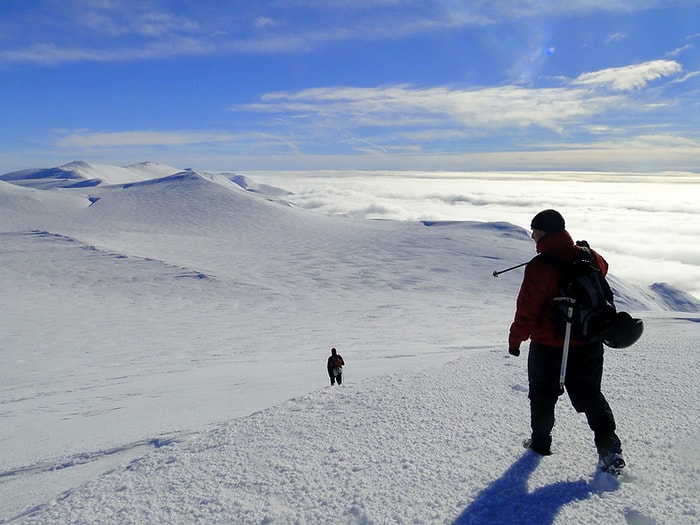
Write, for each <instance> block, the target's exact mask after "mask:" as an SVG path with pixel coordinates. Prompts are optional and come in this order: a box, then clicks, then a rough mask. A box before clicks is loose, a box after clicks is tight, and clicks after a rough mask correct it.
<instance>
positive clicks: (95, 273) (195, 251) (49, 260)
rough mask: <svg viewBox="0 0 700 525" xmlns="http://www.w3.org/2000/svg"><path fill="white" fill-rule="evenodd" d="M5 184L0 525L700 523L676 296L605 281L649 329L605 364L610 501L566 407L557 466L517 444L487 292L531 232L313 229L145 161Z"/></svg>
mask: <svg viewBox="0 0 700 525" xmlns="http://www.w3.org/2000/svg"><path fill="white" fill-rule="evenodd" d="M0 179H1V180H0V239H1V241H2V242H1V244H0V287H1V289H2V290H3V294H2V303H1V308H2V311H3V316H2V317H1V318H0V370H2V372H0V377H1V381H0V406H1V409H0V418H2V424H1V425H0V442H1V443H2V444H3V446H2V449H3V454H2V455H0V479H2V483H1V484H0V509H2V510H1V511H0V522H3V521H5V522H13V523H14V522H18V523H19V522H31V523H88V522H89V523H123V522H131V523H156V522H169V523H198V522H199V523H367V524H368V523H406V522H412V523H451V522H455V523H510V522H513V523H515V522H517V523H521V522H522V519H523V516H533V521H532V522H533V523H589V522H591V516H594V519H593V521H594V522H596V523H619V522H620V521H621V520H625V519H626V520H627V522H628V523H655V524H661V523H694V522H695V521H693V520H696V519H697V518H698V516H700V512H699V511H698V506H697V504H698V496H697V495H698V490H697V489H698V485H697V482H698V479H700V478H699V477H698V472H700V461H699V460H698V456H700V454H698V451H697V448H696V447H697V445H696V443H697V442H698V441H697V437H699V436H698V434H697V429H698V422H699V421H700V416H698V414H697V410H694V407H695V406H696V405H697V401H698V397H699V395H698V389H697V386H695V385H697V382H696V381H694V379H693V378H694V377H695V375H696V374H697V371H698V368H699V367H698V364H699V362H698V358H697V357H694V356H693V355H688V352H687V348H688V347H689V346H692V345H693V344H697V340H698V339H697V337H698V323H697V317H698V314H697V312H698V311H699V310H700V309H699V306H700V305H698V304H697V301H694V299H693V298H692V297H691V296H688V295H684V294H683V293H682V292H680V291H678V290H675V289H673V288H672V287H655V289H642V288H641V287H639V286H637V285H635V284H632V283H629V282H625V281H623V280H621V279H618V278H616V277H615V276H612V277H611V280H612V284H613V286H614V288H615V290H616V292H617V301H618V305H620V306H621V307H623V308H625V309H629V310H632V311H634V312H637V313H639V315H642V317H644V318H645V323H646V325H647V330H646V333H645V336H644V338H643V339H642V341H641V342H640V343H639V344H638V345H637V346H635V347H633V348H631V349H625V350H620V351H615V352H611V353H610V356H609V358H608V368H609V372H608V374H609V376H608V377H609V380H608V381H609V382H608V383H607V385H606V386H607V390H608V391H609V393H610V395H609V397H610V402H611V404H612V405H613V408H614V409H615V411H616V415H617V417H618V419H619V422H620V427H621V435H622V437H623V440H624V441H625V443H626V451H629V456H628V457H629V463H630V466H631V468H630V472H631V474H630V475H629V477H628V479H626V480H623V483H622V485H620V486H619V487H618V486H610V485H606V484H604V480H601V479H598V478H597V477H594V476H593V467H594V466H595V457H594V453H593V452H592V450H593V449H592V444H591V439H590V436H589V435H588V431H587V429H586V426H585V422H584V421H582V420H581V418H580V417H579V416H577V415H576V414H575V413H573V411H572V410H571V409H570V407H568V406H567V402H566V400H565V399H562V403H561V404H562V408H561V409H560V410H561V414H560V415H559V418H560V419H559V420H560V423H561V424H560V427H561V428H559V427H557V435H556V436H555V446H556V445H557V444H558V445H559V446H558V447H557V454H556V455H555V456H552V458H545V459H544V460H542V461H541V462H538V461H536V460H535V459H533V458H531V457H530V456H527V455H526V456H523V451H522V449H520V448H519V442H520V438H521V437H522V436H523V435H525V434H526V433H527V426H528V422H527V418H526V416H525V414H526V413H527V399H526V391H527V378H526V373H525V368H524V367H525V359H523V358H521V359H520V360H515V359H514V358H510V357H508V356H507V353H506V352H505V340H506V336H507V331H508V327H509V324H510V321H511V319H512V314H513V308H514V298H515V295H516V293H517V290H518V287H519V285H520V275H521V274H519V273H518V272H517V271H514V272H511V273H508V274H504V275H502V276H501V277H499V278H498V279H494V278H493V277H492V276H491V274H492V272H493V270H495V269H502V268H507V267H510V266H513V265H515V264H517V263H520V262H522V261H523V260H527V259H528V258H529V257H531V256H532V252H533V246H532V241H531V239H530V238H529V235H528V232H526V231H525V230H523V229H522V228H520V227H518V226H515V225H512V224H508V223H503V222H494V223H482V222H473V221H463V222H454V221H453V222H427V221H426V222H394V221H368V220H359V219H351V218H343V217H338V216H327V215H323V214H321V213H314V212H311V211H308V210H304V209H300V208H298V207H297V206H295V205H294V195H293V194H290V193H289V192H287V191H286V190H285V189H284V188H276V187H272V186H270V185H265V184H259V183H257V182H255V181H253V180H250V179H248V178H245V177H242V176H240V175H237V174H233V173H203V172H197V171H195V170H191V169H188V170H181V169H176V168H171V167H168V166H163V165H158V164H153V163H143V164H138V165H135V166H129V167H127V168H117V167H111V166H100V165H91V164H87V163H82V162H77V163H71V164H69V165H66V166H62V167H60V168H54V169H50V170H34V171H22V172H15V173H12V174H8V175H4V176H1V177H0ZM680 311H683V312H685V313H683V314H679V312H680ZM331 346H336V347H337V348H338V349H339V350H340V352H341V353H342V354H343V355H344V357H345V358H346V361H347V363H348V365H347V366H346V384H345V385H343V387H342V388H335V389H331V388H330V386H328V385H327V376H326V375H325V370H324V369H325V359H326V356H327V353H328V350H329V349H330V347H331ZM640 379H642V381H640ZM693 443H695V445H694V444H693ZM671 471H673V473H674V476H676V479H677V480H678V482H675V483H672V484H671V485H672V486H671V487H666V486H664V485H662V484H661V483H660V482H659V481H657V475H658V473H659V472H671ZM613 489H617V490H613ZM509 505H510V506H509Z"/></svg>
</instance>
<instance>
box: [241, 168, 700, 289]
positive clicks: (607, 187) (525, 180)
mask: <svg viewBox="0 0 700 525" xmlns="http://www.w3.org/2000/svg"><path fill="white" fill-rule="evenodd" d="M246 175H247V176H249V178H250V179H251V180H252V181H255V182H258V183H265V184H269V185H273V186H277V187H280V188H284V189H286V190H288V191H290V192H292V193H293V195H291V196H290V197H289V200H291V201H292V202H293V203H294V204H295V205H298V206H301V207H303V208H305V209H313V210H316V211H319V212H322V213H326V214H332V215H347V216H351V217H356V218H368V219H385V220H400V221H411V220H421V221H423V220H430V221H459V220H474V221H506V222H510V223H513V224H515V225H519V226H522V227H525V228H527V227H528V226H529V224H530V220H531V218H532V216H533V215H534V214H535V213H537V212H538V211H539V210H541V209H545V208H555V209H557V210H559V211H560V212H561V213H562V214H563V215H564V217H565V218H566V221H567V228H568V229H569V231H570V232H571V234H572V236H573V237H574V238H575V239H586V240H588V241H589V242H590V243H591V245H592V246H594V247H595V248H596V249H598V250H600V251H601V252H602V253H603V254H604V255H605V257H606V258H607V259H608V261H609V262H610V264H611V271H613V272H614V273H615V274H616V275H618V276H619V277H621V278H623V279H627V280H630V281H632V282H635V283H637V284H640V285H643V286H649V285H651V284H653V283H659V282H662V283H668V284H671V285H672V286H675V287H677V288H680V289H681V290H684V291H686V292H688V293H690V294H692V295H694V296H695V297H697V298H700V243H698V240H699V239H700V217H699V216H700V208H699V207H698V205H697V201H696V199H695V197H694V196H695V194H696V193H697V192H696V189H697V186H698V184H700V176H698V175H695V174H672V173H669V174H621V173H607V174H606V173H580V172H572V173H543V172H518V173H505V172H503V173H468V172H465V173H454V172H360V171H315V172H249V173H246ZM533 251H534V248H533Z"/></svg>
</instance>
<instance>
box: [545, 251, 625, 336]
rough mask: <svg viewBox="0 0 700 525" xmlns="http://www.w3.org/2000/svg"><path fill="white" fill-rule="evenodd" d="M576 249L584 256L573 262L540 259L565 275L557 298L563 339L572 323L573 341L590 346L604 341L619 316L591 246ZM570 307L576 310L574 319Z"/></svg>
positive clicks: (547, 257) (548, 257)
mask: <svg viewBox="0 0 700 525" xmlns="http://www.w3.org/2000/svg"><path fill="white" fill-rule="evenodd" d="M576 245H577V246H579V247H580V248H581V249H580V253H581V255H580V257H579V258H577V259H574V260H572V261H563V260H561V259H557V258H556V257H554V256H553V255H550V254H547V253H542V254H540V255H538V256H537V257H538V258H540V260H542V261H544V262H546V263H547V264H550V265H552V266H554V267H555V268H557V269H558V270H559V273H560V274H561V277H560V280H559V293H558V295H557V297H556V298H555V302H556V307H555V328H556V331H557V333H558V334H559V335H562V336H563V335H564V333H565V330H566V324H567V322H569V321H570V322H571V338H572V339H576V340H578V341H585V342H588V343H592V342H596V341H602V340H603V338H604V337H605V333H606V329H607V328H608V326H609V325H610V323H611V322H612V320H613V319H614V318H615V315H616V310H615V302H614V298H613V292H612V290H611V289H610V285H609V284H608V282H607V280H606V279H605V276H604V275H603V273H602V272H601V271H600V269H599V268H598V267H597V266H596V264H595V262H594V260H595V259H594V256H593V253H592V252H591V249H590V246H589V245H588V243H587V242H586V241H577V242H576ZM569 307H571V308H572V314H571V317H569Z"/></svg>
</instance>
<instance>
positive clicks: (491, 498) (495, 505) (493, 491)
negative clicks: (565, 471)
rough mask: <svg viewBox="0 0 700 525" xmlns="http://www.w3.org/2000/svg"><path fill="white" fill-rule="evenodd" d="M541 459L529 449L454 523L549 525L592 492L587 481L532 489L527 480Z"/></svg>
mask: <svg viewBox="0 0 700 525" xmlns="http://www.w3.org/2000/svg"><path fill="white" fill-rule="evenodd" d="M541 459H542V457H541V456H538V455H537V454H534V453H532V452H529V451H528V452H526V453H525V454H524V455H523V456H522V457H521V458H520V459H518V460H517V461H516V462H515V463H513V465H512V466H511V467H510V468H509V469H508V470H507V471H506V472H505V473H504V474H503V475H502V476H501V477H500V478H499V479H497V480H495V481H494V482H493V483H492V484H491V485H490V486H489V487H487V488H486V489H484V490H483V491H482V492H481V493H480V494H479V495H478V496H477V498H476V499H475V500H474V501H473V502H472V504H471V505H469V506H468V507H467V508H466V509H464V511H463V512H462V513H461V514H460V515H459V517H458V518H457V519H456V520H455V522H454V524H453V525H467V524H479V525H503V524H505V523H529V524H533V525H547V524H551V523H553V522H554V518H555V517H556V515H557V513H558V512H559V510H560V509H561V507H563V506H564V505H566V504H567V503H569V502H571V501H576V500H583V499H587V498H588V497H589V496H590V495H591V487H590V486H589V485H588V483H586V482H585V481H584V480H579V481H562V482H560V483H554V484H553V485H548V486H546V487H541V488H539V489H536V490H535V491H533V492H528V488H527V480H528V478H529V477H530V474H532V473H533V472H534V470H535V469H536V468H537V465H538V464H539V463H540V460H541Z"/></svg>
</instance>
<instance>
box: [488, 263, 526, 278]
mask: <svg viewBox="0 0 700 525" xmlns="http://www.w3.org/2000/svg"><path fill="white" fill-rule="evenodd" d="M529 262H530V261H527V262H524V263H521V264H516V265H515V266H511V267H510V268H506V269H505V270H494V272H493V276H494V277H498V276H499V275H501V274H502V273H506V272H509V271H511V270H515V269H516V268H520V267H521V266H525V265H526V264H529Z"/></svg>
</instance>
